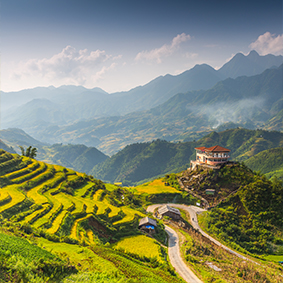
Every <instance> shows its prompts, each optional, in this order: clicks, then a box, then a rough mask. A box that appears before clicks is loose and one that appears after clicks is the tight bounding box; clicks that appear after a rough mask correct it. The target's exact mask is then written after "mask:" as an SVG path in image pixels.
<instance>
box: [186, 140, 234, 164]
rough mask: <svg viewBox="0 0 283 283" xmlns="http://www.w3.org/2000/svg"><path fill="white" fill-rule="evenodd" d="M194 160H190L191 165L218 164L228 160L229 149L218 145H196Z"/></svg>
mask: <svg viewBox="0 0 283 283" xmlns="http://www.w3.org/2000/svg"><path fill="white" fill-rule="evenodd" d="M195 150H196V160H195V161H191V167H192V168H193V169H194V168H195V166H196V165H210V166H219V165H222V164H225V163H227V162H228V159H229V157H230V155H229V152H230V149H227V148H224V147H222V146H219V145H215V146H212V147H204V146H202V147H196V148H195Z"/></svg>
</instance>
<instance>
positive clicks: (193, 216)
mask: <svg viewBox="0 0 283 283" xmlns="http://www.w3.org/2000/svg"><path fill="white" fill-rule="evenodd" d="M169 205H170V206H174V207H176V208H180V209H183V210H186V211H187V212H189V214H190V218H191V223H192V226H193V227H194V228H195V229H196V230H199V232H200V233H201V234H202V235H203V236H205V237H206V238H208V239H209V240H210V241H211V242H213V243H215V244H216V245H217V246H219V247H221V248H223V249H224V250H226V251H228V252H229V253H231V254H233V255H235V256H237V257H239V258H241V259H244V260H250V259H249V258H247V257H245V256H243V255H241V254H239V253H237V252H235V251H233V250H231V249H230V248H228V247H226V246H224V245H223V244H221V243H220V242H219V241H217V240H215V239H214V238H212V237H211V236H209V235H208V234H207V233H205V232H204V231H203V230H202V229H201V228H200V226H199V224H198V219H197V214H199V213H201V212H203V211H205V210H204V209H202V208H200V207H197V206H193V205H190V206H187V205H184V204H173V203H171V204H169ZM250 261H252V262H255V261H253V260H250ZM255 263H256V262H255Z"/></svg>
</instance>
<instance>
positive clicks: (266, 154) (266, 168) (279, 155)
mask: <svg viewBox="0 0 283 283" xmlns="http://www.w3.org/2000/svg"><path fill="white" fill-rule="evenodd" d="M245 163H246V165H247V166H248V167H250V168H251V169H252V170H254V171H259V172H261V173H262V174H265V175H266V176H267V177H268V178H272V177H273V176H276V177H277V178H279V179H282V180H283V147H277V148H272V149H267V150H264V151H261V152H259V153H258V154H256V155H254V156H252V157H251V158H249V159H248V160H247V161H246V162H245Z"/></svg>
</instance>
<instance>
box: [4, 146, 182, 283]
mask: <svg viewBox="0 0 283 283" xmlns="http://www.w3.org/2000/svg"><path fill="white" fill-rule="evenodd" d="M0 168H1V170H0V172H1V173H0V215H1V217H0V222H1V228H0V239H1V241H0V270H1V273H0V274H1V275H0V279H1V280H8V281H9V280H14V279H15V278H17V280H16V279H15V281H13V282H62V278H66V281H64V282H69V279H68V278H67V276H70V274H72V275H71V277H70V279H72V280H73V279H74V280H81V279H82V278H84V280H85V282H96V281H95V280H100V281H98V282H103V281H102V280H104V279H103V278H107V280H108V279H109V278H110V279H111V280H112V278H113V280H112V281H111V282H136V281H131V280H139V281H138V282H145V283H148V282H152V283H153V282H160V283H161V282H176V283H177V282H180V283H181V282H182V281H181V280H180V279H178V277H176V275H175V273H174V271H173V270H172V268H171V267H170V265H169V264H168V262H167V261H166V260H165V258H166V256H167V252H166V250H165V249H163V248H162V247H161V246H160V244H159V243H157V242H156V241H154V240H153V239H149V240H147V239H144V238H147V237H144V238H143V236H142V235H141V233H140V231H139V230H138V229H137V227H138V220H139V218H141V217H144V216H145V214H144V211H143V209H141V204H142V203H141V199H140V198H138V197H137V196H136V195H134V194H133V193H131V192H130V191H127V190H125V189H122V188H118V187H116V186H114V185H110V184H106V185H105V184H104V183H103V182H101V181H99V180H96V179H93V178H92V177H90V176H87V175H86V174H80V173H77V172H75V171H73V170H70V169H66V168H64V167H61V166H58V165H48V164H46V163H43V162H40V161H36V160H34V159H30V158H27V157H21V156H19V155H16V154H15V155H12V154H10V153H7V152H5V151H3V150H1V151H0ZM162 227H163V226H162V224H160V226H158V227H157V234H156V237H157V238H158V236H159V237H161V238H162V241H164V239H165V238H164V233H165V232H164V230H163V228H162ZM126 236H128V237H129V239H131V238H132V237H133V238H134V237H139V238H138V239H137V242H138V243H140V242H141V241H143V243H144V244H146V246H147V249H146V251H143V254H142V255H141V254H140V253H139V254H137V253H127V252H125V251H123V250H121V249H118V248H117V249H115V246H112V244H113V243H119V241H120V240H121V239H122V238H123V239H124V238H125V237H126ZM151 252H154V255H151V254H150V253H151ZM11 255H13V256H12V257H11ZM27 255H28V256H27ZM23 266H25V268H24V269H23V268H22V267H23ZM12 278H14V279H12ZM90 279H91V280H93V281H89V280H90ZM128 280H129V281H128ZM75 282H77V281H75Z"/></svg>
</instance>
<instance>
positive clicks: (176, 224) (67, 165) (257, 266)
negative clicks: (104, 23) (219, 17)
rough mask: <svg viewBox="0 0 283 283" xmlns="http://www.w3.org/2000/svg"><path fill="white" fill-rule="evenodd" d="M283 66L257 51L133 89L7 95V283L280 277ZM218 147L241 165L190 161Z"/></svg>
mask: <svg viewBox="0 0 283 283" xmlns="http://www.w3.org/2000/svg"><path fill="white" fill-rule="evenodd" d="M282 66H283V65H282V56H273V55H266V56H260V55H259V54H258V53H257V52H255V51H252V52H250V53H249V54H248V55H243V54H237V55H235V56H234V57H233V58H232V59H231V60H230V61H228V62H227V63H226V64H224V65H223V66H222V67H221V68H220V69H219V70H217V71H216V70H215V69H213V68H212V67H210V66H208V65H206V64H202V65H196V66H195V67H194V68H192V69H190V70H188V71H186V72H184V73H182V74H180V75H176V76H172V75H165V76H161V77H158V78H156V79H154V80H153V81H151V82H149V83H148V84H146V85H144V86H140V87H137V88H134V89H131V90H130V91H128V92H121V93H113V94H109V93H106V92H105V91H103V90H102V89H99V88H93V89H86V88H84V87H79V86H62V87H59V88H54V87H49V88H35V89H31V90H24V91H21V92H15V93H9V94H8V93H4V94H3V96H2V97H3V101H4V102H5V106H6V107H7V109H4V110H3V111H2V110H1V111H2V113H3V117H4V119H3V121H4V123H3V124H4V125H6V126H8V127H9V128H6V129H2V130H1V131H0V138H1V140H0V148H1V149H0V223H1V227H0V239H1V243H0V282H105V283H106V282H109V280H110V281H111V282H114V283H115V282H117V283H118V282H129V283H130V282H144V283H151V282H152V283H156V282H157V283H158V282H160V283H163V282H170V283H171V282H176V283H177V282H180V283H181V282H205V283H211V282H223V283H224V282H231V283H232V282H239V283H241V282H247V281H249V282H262V283H266V282H270V283H278V282H281V280H282V274H281V273H282V267H281V265H280V264H279V263H278V261H281V260H282V244H283V240H282V239H283V237H282V235H283V230H282V219H283V215H282V209H281V207H282V206H283V203H282V189H283V185H282V179H283V167H282V166H283V165H282V164H283V162H282V146H283V133H282V125H281V124H282V115H281V114H282V113H281V112H282ZM204 77H205V80H204ZM94 105H95V107H94ZM215 145H219V146H220V148H224V149H225V148H228V149H229V152H230V159H231V161H229V162H227V163H225V164H224V165H222V166H220V167H219V168H212V167H211V168H209V166H208V167H206V166H203V167H202V166H197V167H196V168H194V167H192V166H191V161H192V160H195V159H196V152H195V150H196V149H201V148H210V147H213V146H215ZM27 149H29V150H27ZM21 152H22V156H20V155H19V154H20V153H21ZM31 152H33V153H34V154H35V155H33V156H32V155H30V153H31ZM31 157H32V158H31ZM214 161H215V160H214ZM160 204H170V205H171V206H172V207H175V208H176V207H177V208H178V209H179V210H180V215H181V218H180V219H179V220H174V219H171V218H170V217H167V216H165V217H163V218H162V219H161V218H160V217H159V216H158V215H156V214H155V212H156V211H154V208H155V209H156V208H157V207H158V206H160ZM146 216H147V217H153V218H154V219H155V221H156V227H154V233H151V232H150V231H151V230H150V229H152V226H150V227H148V228H146V229H147V230H143V229H141V227H140V225H139V221H140V220H141V219H145V217H146ZM155 216H157V218H155ZM154 223H155V222H154ZM27 254H30V255H31V257H27V256H26V255H27Z"/></svg>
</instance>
